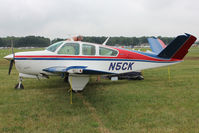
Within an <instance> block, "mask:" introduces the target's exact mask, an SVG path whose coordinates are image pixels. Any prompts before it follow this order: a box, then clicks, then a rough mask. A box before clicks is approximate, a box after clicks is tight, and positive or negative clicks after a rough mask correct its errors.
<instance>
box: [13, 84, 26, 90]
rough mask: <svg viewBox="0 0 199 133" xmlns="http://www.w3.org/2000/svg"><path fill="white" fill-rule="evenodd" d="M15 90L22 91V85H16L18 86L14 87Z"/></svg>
mask: <svg viewBox="0 0 199 133" xmlns="http://www.w3.org/2000/svg"><path fill="white" fill-rule="evenodd" d="M15 89H16V90H22V89H24V86H23V84H22V83H18V84H17V85H16V86H15Z"/></svg>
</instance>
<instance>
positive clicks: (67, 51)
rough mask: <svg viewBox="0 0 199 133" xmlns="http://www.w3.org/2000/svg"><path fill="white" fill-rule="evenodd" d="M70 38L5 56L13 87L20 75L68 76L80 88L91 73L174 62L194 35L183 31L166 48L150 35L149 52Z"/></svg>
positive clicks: (20, 77)
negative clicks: (13, 72) (16, 74)
mask: <svg viewBox="0 0 199 133" xmlns="http://www.w3.org/2000/svg"><path fill="white" fill-rule="evenodd" d="M78 39H79V38H76V40H73V39H70V40H67V41H60V42H57V43H55V44H52V45H51V46H49V47H47V48H46V50H43V51H29V52H18V53H14V52H13V54H10V55H7V56H5V57H4V58H5V59H7V60H10V68H9V72H8V73H9V74H10V72H11V69H12V66H13V63H15V66H16V69H17V71H18V72H19V83H18V84H17V85H16V88H18V89H23V88H24V87H23V85H22V78H38V79H40V78H49V76H51V75H59V76H60V75H61V76H68V80H69V83H70V85H71V88H72V90H73V91H81V90H83V89H84V87H85V86H86V84H87V83H88V81H89V77H90V75H112V74H121V73H128V72H132V71H141V70H144V69H149V68H156V67H162V66H168V65H172V64H176V63H179V62H181V61H182V59H183V58H184V56H185V55H186V54H187V52H188V49H189V48H190V47H191V45H192V44H193V43H194V42H195V41H196V37H194V36H192V35H190V34H185V35H180V36H178V37H176V38H175V39H174V40H173V41H172V42H171V43H170V44H169V45H168V46H167V47H166V45H164V43H163V42H162V41H160V40H159V39H157V38H149V39H148V41H149V44H150V45H151V48H152V52H151V53H148V52H140V51H135V50H128V49H120V48H115V47H109V46H106V45H105V43H103V45H101V44H94V43H88V42H82V41H79V40H78ZM106 41H107V40H106Z"/></svg>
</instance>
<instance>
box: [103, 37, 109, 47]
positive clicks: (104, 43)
mask: <svg viewBox="0 0 199 133" xmlns="http://www.w3.org/2000/svg"><path fill="white" fill-rule="evenodd" d="M109 39H110V37H108V38H107V39H106V40H105V41H104V42H103V43H102V45H106V43H107V42H108V40H109Z"/></svg>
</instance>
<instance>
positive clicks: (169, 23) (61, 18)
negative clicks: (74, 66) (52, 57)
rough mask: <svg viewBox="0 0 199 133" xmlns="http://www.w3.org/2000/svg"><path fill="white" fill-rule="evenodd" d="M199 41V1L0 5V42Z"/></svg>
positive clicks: (19, 0)
mask: <svg viewBox="0 0 199 133" xmlns="http://www.w3.org/2000/svg"><path fill="white" fill-rule="evenodd" d="M185 32H187V33H191V34H193V35H195V36H196V37H199V0H0V37H5V36H27V35H39V36H45V37H50V38H51V39H52V38H57V37H61V38H64V37H66V36H68V35H86V36H137V37H139V36H159V35H161V36H177V35H179V34H183V33H185Z"/></svg>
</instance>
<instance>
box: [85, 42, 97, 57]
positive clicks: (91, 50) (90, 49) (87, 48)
mask: <svg viewBox="0 0 199 133" xmlns="http://www.w3.org/2000/svg"><path fill="white" fill-rule="evenodd" d="M82 54H83V55H95V46H93V45H90V44H82Z"/></svg>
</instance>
